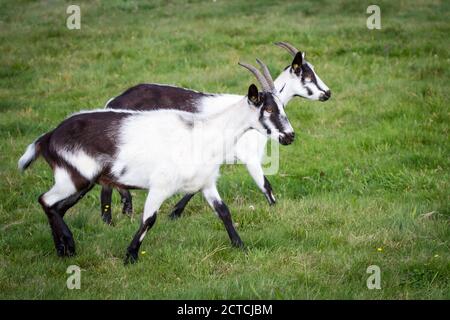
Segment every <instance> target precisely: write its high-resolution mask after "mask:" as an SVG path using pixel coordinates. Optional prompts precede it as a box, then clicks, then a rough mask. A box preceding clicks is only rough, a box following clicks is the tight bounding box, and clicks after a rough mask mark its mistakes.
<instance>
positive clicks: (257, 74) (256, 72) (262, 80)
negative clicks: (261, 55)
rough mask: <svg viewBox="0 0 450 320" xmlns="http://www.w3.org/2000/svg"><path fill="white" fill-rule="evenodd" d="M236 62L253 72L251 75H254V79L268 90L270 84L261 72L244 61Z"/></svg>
mask: <svg viewBox="0 0 450 320" xmlns="http://www.w3.org/2000/svg"><path fill="white" fill-rule="evenodd" d="M238 64H239V65H240V66H241V67H244V68H246V69H247V70H248V71H250V72H251V73H253V75H254V76H255V77H256V79H257V80H258V81H259V83H260V84H261V86H262V88H263V90H264V91H270V90H271V89H270V85H269V84H268V83H267V80H266V78H265V77H264V76H263V75H262V74H261V72H260V71H259V70H258V69H256V68H255V67H254V66H252V65H250V64H247V63H244V62H238Z"/></svg>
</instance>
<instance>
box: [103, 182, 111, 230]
mask: <svg viewBox="0 0 450 320" xmlns="http://www.w3.org/2000/svg"><path fill="white" fill-rule="evenodd" d="M111 196H112V188H111V187H110V186H102V191H101V194H100V202H101V217H102V219H103V221H104V222H105V223H107V224H111V222H112V215H111Z"/></svg>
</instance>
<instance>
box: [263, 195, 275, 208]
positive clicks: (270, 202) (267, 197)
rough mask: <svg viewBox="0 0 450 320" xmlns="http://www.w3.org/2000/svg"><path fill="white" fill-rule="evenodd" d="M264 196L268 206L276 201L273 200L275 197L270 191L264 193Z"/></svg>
mask: <svg viewBox="0 0 450 320" xmlns="http://www.w3.org/2000/svg"><path fill="white" fill-rule="evenodd" d="M265 196H266V199H267V202H268V203H269V205H270V206H273V205H275V204H276V203H277V200H275V197H274V196H273V194H272V192H270V193H269V194H266V195H265Z"/></svg>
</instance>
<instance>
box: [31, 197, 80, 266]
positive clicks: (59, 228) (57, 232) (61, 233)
mask: <svg viewBox="0 0 450 320" xmlns="http://www.w3.org/2000/svg"><path fill="white" fill-rule="evenodd" d="M39 202H40V204H41V205H42V208H43V209H44V211H45V214H46V215H47V219H48V222H49V224H50V228H51V230H52V236H53V242H54V243H55V249H56V253H57V254H58V256H60V257H64V256H73V255H75V241H74V240H73V235H72V232H71V231H70V229H69V227H67V225H66V223H65V222H64V220H63V216H64V212H61V211H58V210H57V204H56V205H53V206H51V207H47V205H46V204H45V203H44V201H42V196H41V197H39Z"/></svg>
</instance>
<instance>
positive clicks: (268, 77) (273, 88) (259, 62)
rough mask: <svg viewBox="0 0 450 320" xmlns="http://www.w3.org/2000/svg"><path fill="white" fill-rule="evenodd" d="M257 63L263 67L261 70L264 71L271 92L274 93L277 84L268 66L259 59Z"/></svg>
mask: <svg viewBox="0 0 450 320" xmlns="http://www.w3.org/2000/svg"><path fill="white" fill-rule="evenodd" d="M256 62H258V64H259V66H260V67H261V69H262V71H263V75H264V78H266V81H267V83H268V84H269V87H270V91H272V92H274V91H275V84H274V83H273V79H272V76H271V75H270V71H269V68H267V66H266V65H265V64H264V62H262V61H261V60H259V59H258V58H256Z"/></svg>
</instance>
